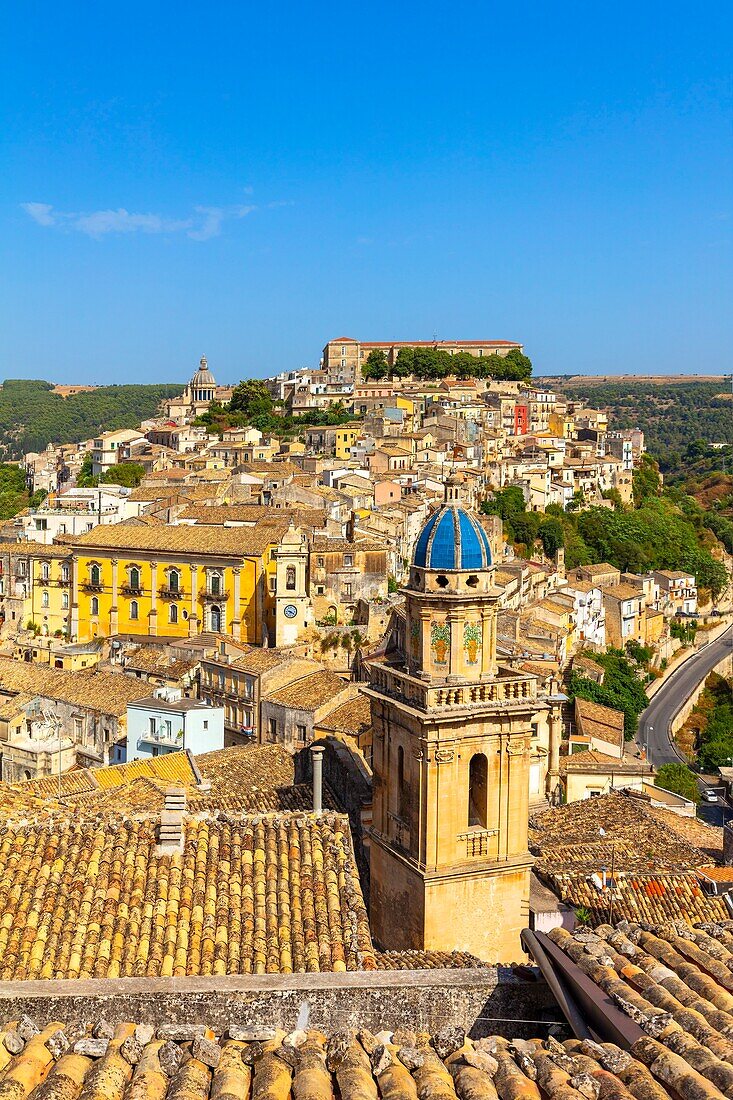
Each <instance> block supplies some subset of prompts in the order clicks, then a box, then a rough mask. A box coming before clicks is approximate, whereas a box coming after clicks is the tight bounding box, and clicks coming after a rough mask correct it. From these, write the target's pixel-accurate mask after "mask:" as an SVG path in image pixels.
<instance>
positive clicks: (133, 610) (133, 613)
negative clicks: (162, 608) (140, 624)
mask: <svg viewBox="0 0 733 1100" xmlns="http://www.w3.org/2000/svg"><path fill="white" fill-rule="evenodd" d="M139 613H140V609H139V606H138V602H137V600H130V618H131V619H137V617H138V615H139Z"/></svg>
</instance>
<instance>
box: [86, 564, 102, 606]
mask: <svg viewBox="0 0 733 1100" xmlns="http://www.w3.org/2000/svg"><path fill="white" fill-rule="evenodd" d="M89 583H90V584H101V583H102V570H101V569H100V568H99V566H98V565H90V566H89ZM97 602H99V601H97Z"/></svg>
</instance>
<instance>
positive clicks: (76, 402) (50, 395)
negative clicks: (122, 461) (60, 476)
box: [0, 378, 184, 460]
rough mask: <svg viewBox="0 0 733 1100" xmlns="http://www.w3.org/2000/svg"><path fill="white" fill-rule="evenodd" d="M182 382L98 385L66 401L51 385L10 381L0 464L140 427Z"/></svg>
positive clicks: (5, 387) (2, 403)
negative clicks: (112, 431) (56, 445)
mask: <svg viewBox="0 0 733 1100" xmlns="http://www.w3.org/2000/svg"><path fill="white" fill-rule="evenodd" d="M183 389H184V385H183V384H182V383H166V384H163V383H161V384H156V385H152V386H128V385H124V386H99V387H97V388H96V389H93V390H88V391H86V392H83V393H76V394H72V395H71V396H69V397H62V396H61V394H59V393H54V392H53V390H54V387H53V384H52V383H51V382H44V381H42V380H40V379H38V380H37V379H18V378H7V379H6V380H5V381H4V382H3V383H2V385H1V386H0V459H4V460H7V459H19V458H22V457H23V455H24V454H26V453H27V452H28V451H42V450H44V449H45V448H46V447H47V446H48V444H49V443H79V442H81V440H82V439H90V438H91V437H92V436H95V435H98V434H99V432H101V431H109V430H110V429H113V428H136V427H137V426H138V424H140V422H141V421H142V420H147V419H148V418H150V417H153V416H156V415H157V414H158V412H159V411H160V403H161V401H163V400H165V399H166V398H169V397H176V396H177V395H178V394H180V393H182V392H183Z"/></svg>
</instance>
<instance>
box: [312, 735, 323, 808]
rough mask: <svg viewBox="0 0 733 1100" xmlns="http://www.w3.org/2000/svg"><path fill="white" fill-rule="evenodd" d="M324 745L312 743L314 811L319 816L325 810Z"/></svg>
mask: <svg viewBox="0 0 733 1100" xmlns="http://www.w3.org/2000/svg"><path fill="white" fill-rule="evenodd" d="M325 751H326V750H325V749H324V747H323V745H311V756H312V758H313V813H314V814H316V816H319V815H320V814H321V813H322V812H323V754H324V752H325Z"/></svg>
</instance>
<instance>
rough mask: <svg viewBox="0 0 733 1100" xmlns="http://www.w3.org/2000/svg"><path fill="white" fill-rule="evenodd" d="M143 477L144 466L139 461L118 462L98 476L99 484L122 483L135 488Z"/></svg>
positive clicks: (129, 487)
mask: <svg viewBox="0 0 733 1100" xmlns="http://www.w3.org/2000/svg"><path fill="white" fill-rule="evenodd" d="M144 477H145V467H144V466H143V465H141V463H139V462H120V463H119V464H118V465H117V466H112V467H111V468H110V469H109V470H105V472H104V473H103V474H102V475H101V477H100V478H99V484H104V485H124V486H126V487H127V488H128V489H136V488H137V487H138V485H139V484H140V482H141V481H142V479H143V478H144Z"/></svg>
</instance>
